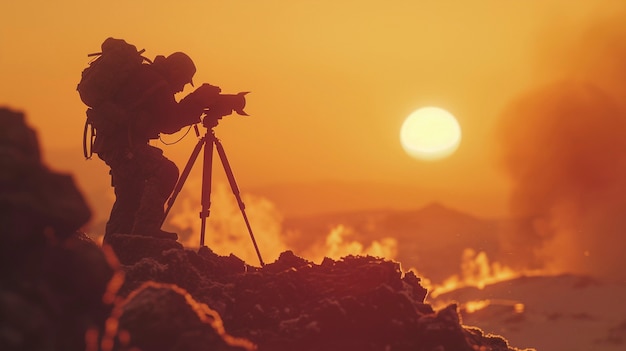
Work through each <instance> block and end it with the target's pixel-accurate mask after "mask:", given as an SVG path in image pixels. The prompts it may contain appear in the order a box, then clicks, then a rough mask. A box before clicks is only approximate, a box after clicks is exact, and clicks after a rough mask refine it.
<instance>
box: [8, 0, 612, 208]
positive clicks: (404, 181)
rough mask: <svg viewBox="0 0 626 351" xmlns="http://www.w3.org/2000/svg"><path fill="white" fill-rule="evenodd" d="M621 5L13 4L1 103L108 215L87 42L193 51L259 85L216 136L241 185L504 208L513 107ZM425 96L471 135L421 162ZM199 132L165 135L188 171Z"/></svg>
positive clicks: (315, 198)
mask: <svg viewBox="0 0 626 351" xmlns="http://www.w3.org/2000/svg"><path fill="white" fill-rule="evenodd" d="M620 6H621V5H620V1H617V0H616V1H609V0H607V1H582V0H580V1H572V0H558V1H557V0H552V1H502V0H488V1H453V0H446V1H415V0H414V1H392V2H389V1H386V2H384V1H284V0H283V1H277V0H263V1H222V2H215V1H213V2H209V1H184V0H183V1H178V2H172V1H160V2H155V1H143V0H142V1H108V2H105V3H97V2H96V3H90V4H89V6H86V5H85V2H82V1H77V0H75V1H68V0H58V1H35V2H33V1H19V2H18V1H16V2H5V3H3V4H2V5H0V12H1V13H2V14H3V20H2V23H0V35H1V37H0V67H1V70H2V71H1V72H2V79H1V80H0V105H9V106H11V107H13V108H16V109H21V110H23V111H25V112H26V114H27V116H28V121H29V123H30V124H31V125H32V126H33V127H35V128H36V129H37V130H38V132H39V136H40V141H41V143H42V147H43V148H44V155H45V156H46V159H47V161H48V163H49V164H50V166H51V167H52V168H54V169H59V170H63V171H67V172H72V173H74V174H75V176H76V179H77V180H78V182H79V183H80V185H81V186H82V187H83V188H84V189H87V191H88V193H89V197H90V198H89V200H90V202H91V203H92V204H94V208H95V209H96V215H97V216H99V217H102V216H106V215H108V213H103V212H106V211H108V209H107V208H106V206H103V207H104V208H102V209H101V208H99V207H98V205H97V204H99V203H100V202H102V201H103V200H102V199H108V201H110V197H111V193H112V191H111V189H110V188H109V187H108V186H107V185H108V183H107V182H108V179H107V174H106V173H107V170H106V168H105V167H104V166H103V164H102V162H100V161H99V160H94V161H89V162H86V161H84V160H83V158H82V151H81V136H82V128H83V121H84V110H85V106H84V105H83V104H82V103H81V101H80V99H79V97H78V94H77V92H76V91H75V87H76V83H77V82H78V78H79V77H80V72H81V70H82V69H83V68H84V67H85V65H86V64H87V61H88V59H87V57H86V54H87V53H91V52H96V51H99V45H100V43H101V42H102V40H103V39H105V38H106V37H108V36H113V37H117V38H124V39H126V40H128V41H129V42H131V43H134V44H136V45H137V46H138V47H139V48H145V49H146V55H147V56H148V57H151V58H153V57H154V56H155V55H158V54H169V53H171V52H174V51H184V52H186V53H188V54H189V55H190V56H191V57H192V58H193V59H194V60H195V62H196V65H197V66H198V72H197V74H196V77H195V79H194V81H195V82H197V83H200V82H208V83H211V84H214V85H218V86H220V87H222V90H223V92H226V93H235V92H239V91H251V92H252V93H251V94H250V95H248V107H247V108H246V111H247V112H248V113H249V114H250V115H251V117H245V118H242V117H238V116H230V117H226V118H225V119H224V120H223V121H222V122H221V123H220V125H219V126H218V127H217V128H216V132H217V134H218V137H220V138H221V139H222V141H223V143H224V146H225V148H226V152H227V154H228V157H229V160H230V161H231V164H232V166H233V169H234V172H235V176H236V178H237V181H238V183H239V186H240V188H241V189H242V191H243V192H246V191H257V190H258V192H259V193H260V194H264V195H268V196H269V195H271V194H273V196H275V198H276V201H277V204H278V206H279V211H282V212H284V213H292V214H300V213H311V212H320V211H323V210H324V209H349V208H361V207H377V206H379V207H390V206H397V207H404V208H410V207H414V208H417V207H419V206H422V205H423V204H425V203H427V202H430V201H439V202H442V203H444V204H447V205H449V206H452V207H456V208H458V209H461V210H464V211H467V212H470V213H473V214H478V215H483V216H495V215H503V214H505V213H506V212H507V208H506V204H507V199H508V196H509V184H508V180H507V178H506V175H505V174H504V173H503V172H502V171H501V170H500V169H499V168H498V164H497V162H496V161H495V157H496V155H497V151H498V150H497V147H498V144H497V143H496V141H495V137H494V126H495V125H496V123H497V121H498V115H499V113H501V112H502V110H503V109H504V108H505V106H506V105H507V104H508V103H509V102H510V101H511V99H512V98H513V97H515V96H517V95H518V94H520V92H522V91H524V90H526V89H528V88H529V87H532V86H533V85H535V84H536V83H538V82H542V81H545V80H549V78H551V77H550V75H551V72H546V71H542V70H539V69H538V68H537V65H538V60H539V57H540V56H541V52H540V51H541V50H543V49H545V48H544V47H543V46H542V45H541V43H543V42H544V41H543V40H544V39H545V38H551V40H553V41H554V42H560V41H561V39H562V40H563V41H567V40H568V39H570V38H572V37H575V36H576V35H577V34H578V33H577V32H576V31H570V30H569V29H571V28H579V27H582V26H583V24H585V23H588V22H590V21H592V20H594V19H595V18H598V17H599V16H601V15H603V14H606V13H611V12H612V11H614V10H615V9H616V8H617V7H620ZM564 28H566V29H568V30H563V29H564ZM425 105H435V106H439V107H443V108H445V109H447V110H449V111H450V112H452V113H453V114H454V115H456V116H457V118H458V119H459V122H460V124H461V128H462V130H463V141H462V144H461V146H460V148H459V150H458V151H457V153H456V154H455V155H453V156H452V157H450V158H448V159H446V160H443V161H438V162H418V161H416V160H414V159H412V158H410V157H409V156H407V155H406V154H405V153H404V151H403V150H402V148H401V146H400V143H399V140H398V136H399V128H400V125H401V123H402V121H403V119H404V118H405V117H406V116H407V115H408V114H409V113H410V112H412V111H413V110H415V109H416V108H419V107H422V106H425ZM181 135H182V133H181V134H176V135H172V136H166V137H165V139H166V140H167V141H175V140H177V139H178V138H179V137H180V136H181ZM195 142H196V141H195V138H193V137H191V136H188V137H187V138H185V139H184V141H183V142H181V143H179V144H176V145H173V146H163V145H162V144H160V143H157V144H155V145H157V146H159V145H161V146H163V149H164V150H165V152H166V154H167V155H168V156H170V157H171V158H172V159H174V160H175V161H176V162H177V164H178V165H179V167H180V168H181V169H182V168H183V167H184V164H185V162H186V160H187V158H188V155H189V153H190V152H191V149H192V147H193V145H194V144H195ZM218 166H219V165H218ZM218 171H219V173H220V174H221V173H223V172H222V171H221V170H220V169H218ZM288 185H289V186H288ZM291 185H293V187H292V186H291ZM341 186H343V188H340V187H341ZM320 189H323V190H325V191H328V193H327V195H322V194H326V193H323V192H322V190H320ZM333 189H334V190H335V192H333ZM337 189H343V192H341V191H339V190H337ZM333 194H335V196H334V197H333ZM107 206H108V203H107ZM280 206H283V208H280Z"/></svg>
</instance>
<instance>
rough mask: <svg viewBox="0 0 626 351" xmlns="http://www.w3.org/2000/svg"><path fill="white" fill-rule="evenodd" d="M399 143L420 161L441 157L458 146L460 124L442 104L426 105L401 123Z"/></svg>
mask: <svg viewBox="0 0 626 351" xmlns="http://www.w3.org/2000/svg"><path fill="white" fill-rule="evenodd" d="M400 143H401V144H402V147H403V148H404V150H405V151H406V153H407V154H409V155H410V156H411V157H414V158H416V159H418V160H425V161H434V160H440V159H443V158H446V157H448V156H450V155H452V154H453V153H454V152H455V151H456V150H457V149H458V147H459V145H460V144H461V126H460V125H459V122H458V121H457V120H456V118H455V117H454V116H453V115H452V114H451V113H450V112H448V111H446V110H444V109H442V108H439V107H423V108H420V109H418V110H416V111H415V112H413V113H411V114H410V115H409V116H408V117H407V118H406V120H405V121H404V123H402V127H401V128H400Z"/></svg>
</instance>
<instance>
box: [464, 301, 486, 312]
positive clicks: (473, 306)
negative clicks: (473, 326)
mask: <svg viewBox="0 0 626 351" xmlns="http://www.w3.org/2000/svg"><path fill="white" fill-rule="evenodd" d="M490 304H491V300H475V301H468V302H466V303H464V304H463V306H462V308H463V309H465V312H467V313H474V312H476V311H479V310H482V309H483V308H486V307H487V306H489V305H490Z"/></svg>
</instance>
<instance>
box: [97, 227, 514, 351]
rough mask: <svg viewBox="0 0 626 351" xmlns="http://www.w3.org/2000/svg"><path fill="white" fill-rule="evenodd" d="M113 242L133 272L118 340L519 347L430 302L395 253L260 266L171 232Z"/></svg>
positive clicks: (170, 345) (158, 345)
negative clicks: (172, 237) (174, 237)
mask: <svg viewBox="0 0 626 351" xmlns="http://www.w3.org/2000/svg"><path fill="white" fill-rule="evenodd" d="M108 244H110V245H111V247H113V248H114V251H115V254H116V257H117V259H118V260H119V270H121V271H122V272H124V276H125V278H124V281H123V283H121V281H120V284H121V285H120V288H119V291H118V295H119V296H120V299H121V298H124V300H120V301H122V302H120V303H118V304H117V307H116V308H115V309H114V312H113V316H114V319H117V320H118V321H119V324H118V327H117V328H111V329H109V330H108V331H107V333H105V339H107V340H109V341H108V343H109V344H111V345H115V346H114V348H115V349H116V350H125V349H130V348H131V347H138V348H139V349H141V350H206V349H207V347H208V345H209V344H211V345H218V346H219V347H218V348H217V349H224V350H230V349H233V350H250V349H254V348H258V349H259V350H343V351H345V350H429V351H430V350H433V351H434V350H458V351H463V350H468V351H469V350H485V351H486V350H516V349H515V348H513V347H511V346H509V345H508V343H507V341H506V340H505V339H504V338H502V337H499V336H494V335H490V334H488V333H486V332H483V331H482V330H480V329H478V328H472V327H467V326H463V325H462V323H461V321H460V318H459V313H458V311H457V306H456V305H454V304H451V305H448V306H447V307H445V308H442V309H440V310H437V311H435V310H434V309H433V308H432V307H431V306H430V305H428V304H426V303H424V298H425V297H426V294H427V291H426V290H425V289H424V288H423V287H422V286H421V285H420V279H419V278H418V277H416V276H415V275H413V274H412V273H410V272H409V273H403V272H401V270H400V265H399V264H398V263H396V262H392V261H386V260H382V259H378V258H375V257H369V256H368V257H355V256H348V257H345V258H343V259H341V260H338V261H334V260H331V259H325V260H324V261H323V262H321V263H320V264H313V263H311V262H308V261H306V260H304V259H302V258H300V257H297V256H295V255H294V254H293V253H292V252H290V251H286V252H284V253H283V254H281V256H280V257H279V259H278V260H276V261H275V262H273V263H269V264H266V265H264V266H263V267H253V266H251V265H248V264H246V263H245V262H243V261H242V260H240V259H239V258H237V257H235V256H232V255H231V256H227V257H225V256H218V255H216V254H215V253H213V252H212V251H211V250H210V249H209V248H207V247H203V248H201V249H200V250H198V251H192V250H188V249H185V248H183V247H182V246H181V245H180V244H179V243H177V242H173V241H168V240H154V239H151V238H146V237H140V236H131V235H121V234H120V235H115V236H112V237H111V238H110V239H109V240H108ZM113 285H114V286H115V284H113ZM218 339H219V340H220V341H219V343H217V344H216V340H218Z"/></svg>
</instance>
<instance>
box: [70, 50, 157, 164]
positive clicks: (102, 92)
mask: <svg viewBox="0 0 626 351" xmlns="http://www.w3.org/2000/svg"><path fill="white" fill-rule="evenodd" d="M101 48H102V51H101V52H99V53H94V54H89V55H87V56H88V57H94V56H97V57H96V59H95V60H93V61H91V62H90V63H89V66H88V67H87V68H85V69H84V70H83V72H82V74H81V79H80V81H79V83H78V86H77V87H76V90H77V91H78V94H79V95H80V99H81V100H82V102H83V103H84V104H85V105H87V106H89V107H90V108H89V109H88V110H87V119H86V121H85V128H84V131H83V154H84V156H85V158H87V159H89V158H91V156H92V150H91V147H92V146H93V142H94V139H95V136H96V133H97V131H98V130H99V131H101V132H104V131H106V130H113V129H115V126H117V125H120V124H123V123H124V122H125V121H124V120H123V119H124V117H125V113H124V111H123V110H122V109H120V108H119V107H117V106H115V104H113V103H112V100H113V98H114V96H115V94H116V93H117V92H118V91H119V89H120V88H121V87H122V86H124V84H125V83H126V82H127V81H128V79H129V78H130V76H131V75H132V74H133V73H134V72H135V71H136V70H137V69H139V68H140V67H141V65H142V64H143V63H144V62H147V63H152V62H151V61H150V60H149V59H147V58H145V57H143V56H142V55H141V54H142V53H143V52H144V51H145V50H141V51H138V50H137V47H136V46H135V45H132V44H129V43H127V42H126V41H125V40H123V39H115V38H107V39H106V40H105V41H104V42H103V43H102V45H101ZM94 109H95V110H94ZM88 144H89V145H88ZM88 146H89V147H88Z"/></svg>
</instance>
